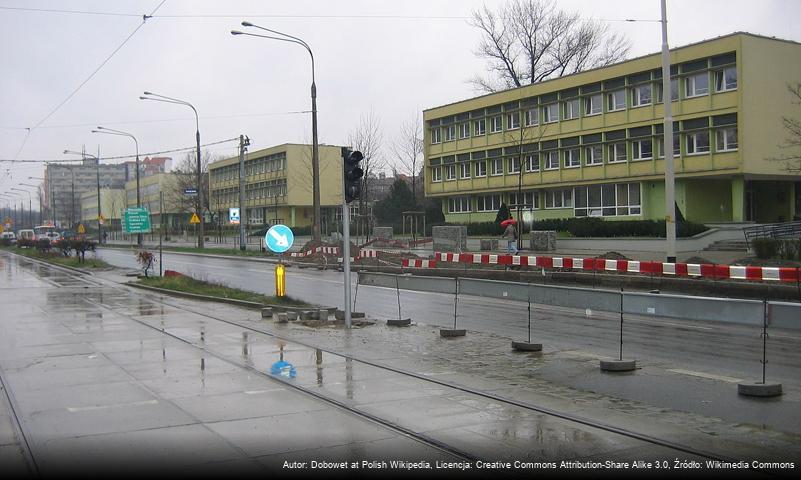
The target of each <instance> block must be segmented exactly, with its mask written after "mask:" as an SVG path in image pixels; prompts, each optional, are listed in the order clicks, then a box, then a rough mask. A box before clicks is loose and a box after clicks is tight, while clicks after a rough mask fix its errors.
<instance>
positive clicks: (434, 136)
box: [431, 128, 442, 144]
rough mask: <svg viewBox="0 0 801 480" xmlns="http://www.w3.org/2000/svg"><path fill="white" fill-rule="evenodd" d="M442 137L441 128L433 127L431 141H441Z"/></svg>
mask: <svg viewBox="0 0 801 480" xmlns="http://www.w3.org/2000/svg"><path fill="white" fill-rule="evenodd" d="M441 141H442V138H441V137H440V131H439V128H432V129H431V143H432V144H434V143H440V142H441Z"/></svg>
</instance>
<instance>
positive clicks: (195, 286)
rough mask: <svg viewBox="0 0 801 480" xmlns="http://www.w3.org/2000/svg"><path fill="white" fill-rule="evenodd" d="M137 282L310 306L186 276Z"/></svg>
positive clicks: (170, 288)
mask: <svg viewBox="0 0 801 480" xmlns="http://www.w3.org/2000/svg"><path fill="white" fill-rule="evenodd" d="M137 283H140V284H142V285H146V286H149V287H157V288H163V289H165V290H174V291H177V292H185V293H194V294H196V295H205V296H209V297H220V298H229V299H233V300H244V301H247V302H256V303H262V304H264V305H290V306H297V307H304V306H309V307H310V306H312V305H310V304H308V303H306V302H303V301H301V300H297V299H295V298H292V297H274V296H267V295H264V294H261V293H255V292H248V291H247V290H240V289H238V288H231V287H228V286H226V285H223V284H221V283H214V282H205V281H203V280H197V279H194V278H192V277H188V276H183V275H182V276H176V277H149V278H140V279H139V281H138V282H137Z"/></svg>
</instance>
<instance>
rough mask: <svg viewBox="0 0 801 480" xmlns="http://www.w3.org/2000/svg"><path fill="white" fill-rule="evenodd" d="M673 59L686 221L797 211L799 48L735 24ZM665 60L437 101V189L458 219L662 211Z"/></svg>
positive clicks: (786, 216) (771, 217)
mask: <svg viewBox="0 0 801 480" xmlns="http://www.w3.org/2000/svg"><path fill="white" fill-rule="evenodd" d="M670 62H671V67H670V70H671V90H672V91H671V100H672V104H671V105H672V114H673V120H674V122H673V126H674V128H673V130H674V165H675V192H676V205H677V206H678V208H679V210H680V212H681V216H683V217H684V218H685V219H687V220H690V221H694V222H700V223H726V222H749V221H751V222H757V223H772V222H782V221H789V220H792V219H794V218H797V216H798V215H799V214H801V176H800V175H799V174H798V173H797V171H796V172H792V171H790V170H788V168H787V164H786V162H783V161H777V160H776V159H777V158H781V157H782V156H784V155H787V153H788V152H787V149H786V148H782V146H783V145H785V144H786V142H787V138H788V133H787V131H786V130H785V129H784V128H783V124H782V117H794V118H797V117H798V116H799V108H798V105H796V104H793V97H792V96H791V94H790V93H789V92H788V85H791V84H793V85H794V84H795V83H796V82H801V44H798V43H795V42H791V41H784V40H778V39H774V38H766V37H761V36H756V35H752V34H747V33H734V34H731V35H727V36H724V37H719V38H716V39H713V40H708V41H704V42H700V43H696V44H692V45H688V46H685V47H680V48H676V49H673V50H671V51H670ZM661 66H662V63H661V55H660V54H653V55H648V56H645V57H640V58H636V59H633V60H629V61H626V62H622V63H619V64H615V65H611V66H608V67H603V68H597V69H593V70H589V71H585V72H581V73H577V74H574V75H570V76H566V77H561V78H558V79H554V80H548V81H544V82H541V83H537V84H533V85H527V86H524V87H520V88H516V89H512V90H506V91H502V92H498V93H493V94H489V95H484V96H481V97H477V98H472V99H469V100H465V101H461V102H457V103H453V104H449V105H444V106H440V107H436V108H431V109H428V110H426V111H425V112H424V121H425V126H426V129H425V130H426V133H425V192H426V196H429V197H436V198H441V199H442V209H443V212H444V214H445V217H446V220H447V221H448V222H455V223H467V222H480V221H491V220H494V219H495V215H496V212H497V211H498V208H499V207H500V205H501V204H502V203H506V204H507V205H509V206H510V208H513V209H515V208H516V206H517V205H518V204H520V205H522V206H523V209H524V211H526V212H528V215H527V216H530V217H532V218H533V219H535V220H539V219H546V218H569V217H581V216H600V217H604V218H606V219H634V220H638V219H663V218H664V217H665V183H664V162H665V160H664V154H663V150H664V148H663V140H662V137H663V135H664V134H663V121H664V111H663V103H662V97H663V94H662V68H661ZM519 190H521V194H520V195H518V191H519ZM518 197H519V198H518Z"/></svg>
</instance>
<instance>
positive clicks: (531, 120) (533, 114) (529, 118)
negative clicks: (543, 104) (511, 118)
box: [526, 108, 540, 127]
mask: <svg viewBox="0 0 801 480" xmlns="http://www.w3.org/2000/svg"><path fill="white" fill-rule="evenodd" d="M539 123H540V116H539V115H538V111H537V109H536V108H529V109H528V110H526V126H527V127H533V126H534V125H539Z"/></svg>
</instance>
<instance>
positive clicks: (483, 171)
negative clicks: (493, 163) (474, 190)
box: [476, 161, 487, 177]
mask: <svg viewBox="0 0 801 480" xmlns="http://www.w3.org/2000/svg"><path fill="white" fill-rule="evenodd" d="M476 176H477V177H486V176H487V162H485V161H481V162H476Z"/></svg>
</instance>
